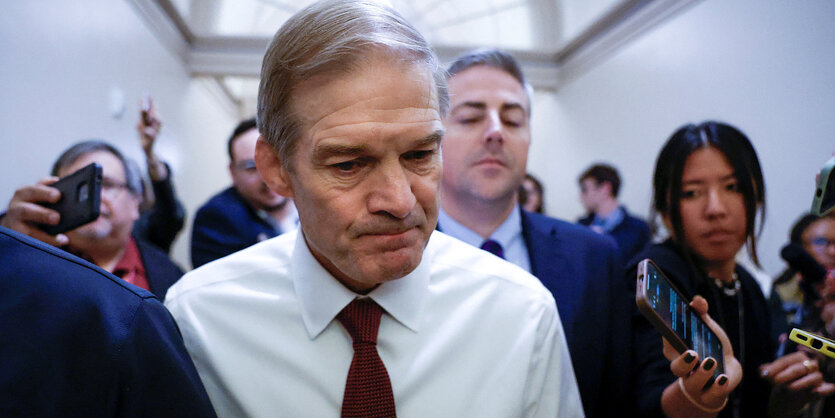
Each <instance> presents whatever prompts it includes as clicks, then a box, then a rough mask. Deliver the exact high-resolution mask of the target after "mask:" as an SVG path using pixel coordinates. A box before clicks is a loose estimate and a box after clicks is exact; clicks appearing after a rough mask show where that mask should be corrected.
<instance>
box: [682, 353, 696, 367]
mask: <svg viewBox="0 0 835 418" xmlns="http://www.w3.org/2000/svg"><path fill="white" fill-rule="evenodd" d="M695 358H696V357H695V356H694V355H693V354H691V353H687V354H685V355H684V362H685V363H687V364H690V362H692V361H693V359H695Z"/></svg>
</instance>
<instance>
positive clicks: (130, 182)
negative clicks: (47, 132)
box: [0, 140, 183, 299]
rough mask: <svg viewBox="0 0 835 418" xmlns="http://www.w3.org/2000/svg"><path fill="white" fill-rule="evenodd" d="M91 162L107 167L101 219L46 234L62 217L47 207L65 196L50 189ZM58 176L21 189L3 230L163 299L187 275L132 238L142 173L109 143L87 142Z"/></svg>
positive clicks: (58, 165) (61, 162)
mask: <svg viewBox="0 0 835 418" xmlns="http://www.w3.org/2000/svg"><path fill="white" fill-rule="evenodd" d="M91 163H98V164H99V165H101V167H102V186H101V206H100V215H99V217H98V218H96V219H95V220H94V221H92V222H90V223H88V224H85V225H82V226H80V227H78V228H75V229H73V230H70V231H67V232H66V233H62V234H57V235H50V234H48V233H46V232H44V231H43V230H41V229H40V227H39V224H41V223H46V224H51V225H55V224H57V223H58V222H59V218H60V214H59V213H58V212H56V211H54V210H52V209H49V208H47V207H45V206H43V204H44V203H49V202H53V203H54V202H56V201H58V200H59V199H60V198H61V193H60V191H59V190H58V189H56V188H54V187H50V185H51V184H52V183H54V182H55V181H57V180H58V178H59V177H64V176H67V175H70V174H72V173H74V172H75V171H77V170H79V169H81V168H83V167H85V166H87V165H88V164H91ZM52 176H53V177H49V178H46V179H44V180H41V181H40V182H39V183H37V184H34V185H27V186H23V187H21V188H19V189H17V190H16V191H15V194H14V196H13V197H12V200H11V201H10V202H9V208H8V210H7V211H6V213H5V214H4V215H2V218H0V226H5V227H7V228H9V229H13V230H16V231H18V232H21V233H24V234H26V235H29V236H31V237H33V238H36V239H38V240H41V241H43V242H45V243H47V244H51V245H54V246H57V247H61V248H63V249H65V250H67V251H69V252H71V253H73V254H75V255H78V256H80V257H81V258H84V259H85V260H87V261H90V262H92V263H93V264H96V265H97V266H99V267H101V268H103V269H105V270H107V271H109V272H111V273H113V274H115V275H116V276H119V277H121V278H122V279H123V280H125V281H127V282H128V283H131V284H134V285H136V286H139V287H141V288H143V289H146V290H150V291H151V292H153V293H154V294H155V295H156V296H157V297H158V298H160V299H163V298H164V297H165V293H166V292H167V291H168V288H169V287H170V286H171V285H172V284H174V282H176V281H177V280H179V279H180V277H181V276H182V275H183V271H182V270H181V269H180V268H179V267H178V266H177V265H176V264H174V262H173V261H171V259H170V258H169V257H168V255H167V254H165V253H164V252H163V251H162V250H159V249H157V248H156V247H154V246H152V245H151V244H147V243H145V242H143V241H142V240H140V239H137V238H135V237H134V236H133V235H132V230H133V225H134V222H136V220H137V218H138V217H139V204H140V202H141V200H142V186H141V180H140V175H139V172H138V171H137V170H136V169H134V168H132V166H131V164H129V163H128V160H127V159H126V158H125V157H124V155H122V153H121V152H120V151H119V150H118V149H116V148H115V147H114V146H112V145H110V144H108V143H106V142H103V141H98V140H88V141H82V142H79V143H77V144H75V145H73V146H71V147H70V148H68V149H67V150H66V151H64V152H63V153H62V154H61V155H60V156H59V157H58V159H57V160H56V161H55V164H53V166H52Z"/></svg>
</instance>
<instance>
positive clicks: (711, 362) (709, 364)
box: [702, 357, 716, 370]
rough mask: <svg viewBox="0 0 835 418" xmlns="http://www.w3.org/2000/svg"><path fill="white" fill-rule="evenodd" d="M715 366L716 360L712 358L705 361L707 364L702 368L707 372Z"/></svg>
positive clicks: (703, 364)
mask: <svg viewBox="0 0 835 418" xmlns="http://www.w3.org/2000/svg"><path fill="white" fill-rule="evenodd" d="M715 365H716V360H714V359H712V358H710V357H708V358H707V360H705V362H704V363H702V367H704V369H705V370H710V369H712V368H713V366H715Z"/></svg>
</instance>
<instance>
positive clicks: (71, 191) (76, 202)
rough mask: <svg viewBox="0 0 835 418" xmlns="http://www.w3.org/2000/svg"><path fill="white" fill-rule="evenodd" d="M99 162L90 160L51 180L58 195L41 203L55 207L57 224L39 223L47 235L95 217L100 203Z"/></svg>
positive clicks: (65, 229) (70, 228)
mask: <svg viewBox="0 0 835 418" xmlns="http://www.w3.org/2000/svg"><path fill="white" fill-rule="evenodd" d="M101 180H102V173H101V166H100V165H99V163H91V164H89V165H87V166H85V167H83V168H81V169H80V170H78V171H76V172H75V173H72V174H70V175H68V176H66V177H64V178H62V179H61V180H58V181H57V182H55V183H53V184H52V187H54V188H56V189H58V190H60V191H61V199H60V200H59V201H57V202H55V203H48V204H44V206H45V207H47V208H50V209H53V210H56V211H58V213H60V214H61V220H60V222H58V224H57V225H46V224H41V229H42V230H44V231H45V232H46V233H48V234H50V235H55V234H60V233H64V232H67V231H69V230H72V229H75V228H78V227H79V226H81V225H84V224H86V223H89V222H92V221H94V220H96V218H98V217H99V210H100V206H101Z"/></svg>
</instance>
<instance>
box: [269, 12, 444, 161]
mask: <svg viewBox="0 0 835 418" xmlns="http://www.w3.org/2000/svg"><path fill="white" fill-rule="evenodd" d="M375 50H383V51H385V52H388V53H391V55H393V56H395V57H401V58H402V59H403V60H404V61H408V62H413V63H415V64H422V65H425V66H426V67H427V68H428V69H429V70H430V71H431V72H432V75H433V79H434V82H435V87H436V89H437V93H438V104H439V107H440V109H439V110H440V112H441V115H444V114H446V110H447V108H448V107H449V95H448V93H447V84H446V72H445V71H444V69H443V67H442V66H441V64H440V62H439V61H438V58H437V57H436V56H435V53H434V52H433V51H432V49H431V48H430V46H429V44H428V43H427V42H426V40H425V39H424V38H423V36H422V35H421V34H420V32H418V31H417V29H415V28H414V27H413V26H412V25H411V24H409V23H408V22H407V21H406V20H405V19H404V18H403V17H402V16H400V14H398V13H397V12H396V11H394V10H392V9H391V8H388V7H386V6H382V5H380V4H377V3H374V2H372V1H366V0H326V1H320V2H317V3H314V4H312V5H310V6H308V7H306V8H304V9H302V10H301V11H299V12H298V13H296V14H295V15H294V16H293V17H291V18H290V19H289V20H288V21H287V22H285V23H284V25H282V26H281V29H279V30H278V32H277V33H276V35H275V37H274V38H273V40H272V42H271V43H270V46H269V48H267V53H266V55H265V56H264V62H263V65H262V67H261V84H260V86H259V88H258V113H257V120H258V130H259V131H260V132H261V134H262V135H263V136H264V138H265V139H266V141H267V142H268V143H269V144H270V145H272V147H273V149H275V150H276V151H277V152H278V155H279V157H280V159H281V163H282V165H283V166H284V167H285V168H287V169H288V170H292V168H293V167H292V156H293V155H294V153H295V150H296V145H297V142H298V138H299V137H300V134H301V132H300V131H299V129H300V128H301V127H300V120H299V118H298V117H297V116H296V115H294V114H293V112H292V111H291V96H292V94H293V93H294V92H295V90H296V87H298V85H299V84H300V83H301V82H303V81H304V80H307V79H310V78H311V77H314V76H317V75H322V74H327V73H332V72H340V71H342V72H345V71H350V70H351V69H353V68H354V67H356V65H357V63H358V62H360V60H361V59H362V58H364V57H366V56H367V55H368V54H369V53H370V52H373V51H375Z"/></svg>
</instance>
